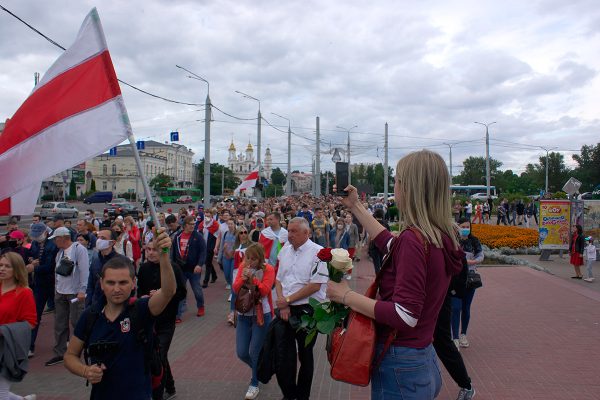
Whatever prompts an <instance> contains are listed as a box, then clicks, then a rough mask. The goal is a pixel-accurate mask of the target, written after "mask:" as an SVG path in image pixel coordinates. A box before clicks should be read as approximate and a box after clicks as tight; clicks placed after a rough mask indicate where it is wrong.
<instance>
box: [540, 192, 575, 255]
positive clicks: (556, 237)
mask: <svg viewBox="0 0 600 400" xmlns="http://www.w3.org/2000/svg"><path fill="white" fill-rule="evenodd" d="M570 227H571V202H570V201H569V200H541V201H540V227H539V233H540V249H542V250H568V249H569V239H570Z"/></svg>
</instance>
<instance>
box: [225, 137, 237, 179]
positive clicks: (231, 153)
mask: <svg viewBox="0 0 600 400" xmlns="http://www.w3.org/2000/svg"><path fill="white" fill-rule="evenodd" d="M235 161H236V158H235V145H234V144H233V139H231V144H230V145H229V157H227V163H228V164H229V169H230V170H232V171H235V169H234V163H235Z"/></svg>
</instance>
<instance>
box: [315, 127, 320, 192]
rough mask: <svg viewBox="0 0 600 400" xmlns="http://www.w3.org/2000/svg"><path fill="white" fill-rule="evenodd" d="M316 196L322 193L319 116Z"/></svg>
mask: <svg viewBox="0 0 600 400" xmlns="http://www.w3.org/2000/svg"><path fill="white" fill-rule="evenodd" d="M315 170H316V171H315V196H320V195H321V128H320V119H319V117H317V156H316V158H315Z"/></svg>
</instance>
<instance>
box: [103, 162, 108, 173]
mask: <svg viewBox="0 0 600 400" xmlns="http://www.w3.org/2000/svg"><path fill="white" fill-rule="evenodd" d="M107 174H108V166H107V165H106V164H104V165H102V175H107Z"/></svg>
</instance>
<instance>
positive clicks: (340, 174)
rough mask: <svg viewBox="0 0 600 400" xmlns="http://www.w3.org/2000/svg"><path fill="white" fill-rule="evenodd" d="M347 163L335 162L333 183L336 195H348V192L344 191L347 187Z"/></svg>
mask: <svg viewBox="0 0 600 400" xmlns="http://www.w3.org/2000/svg"><path fill="white" fill-rule="evenodd" d="M348 168H349V166H348V163H347V162H337V163H335V184H336V186H337V188H336V194H337V195H338V196H348V192H346V191H344V189H346V187H348V184H349V182H348Z"/></svg>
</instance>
